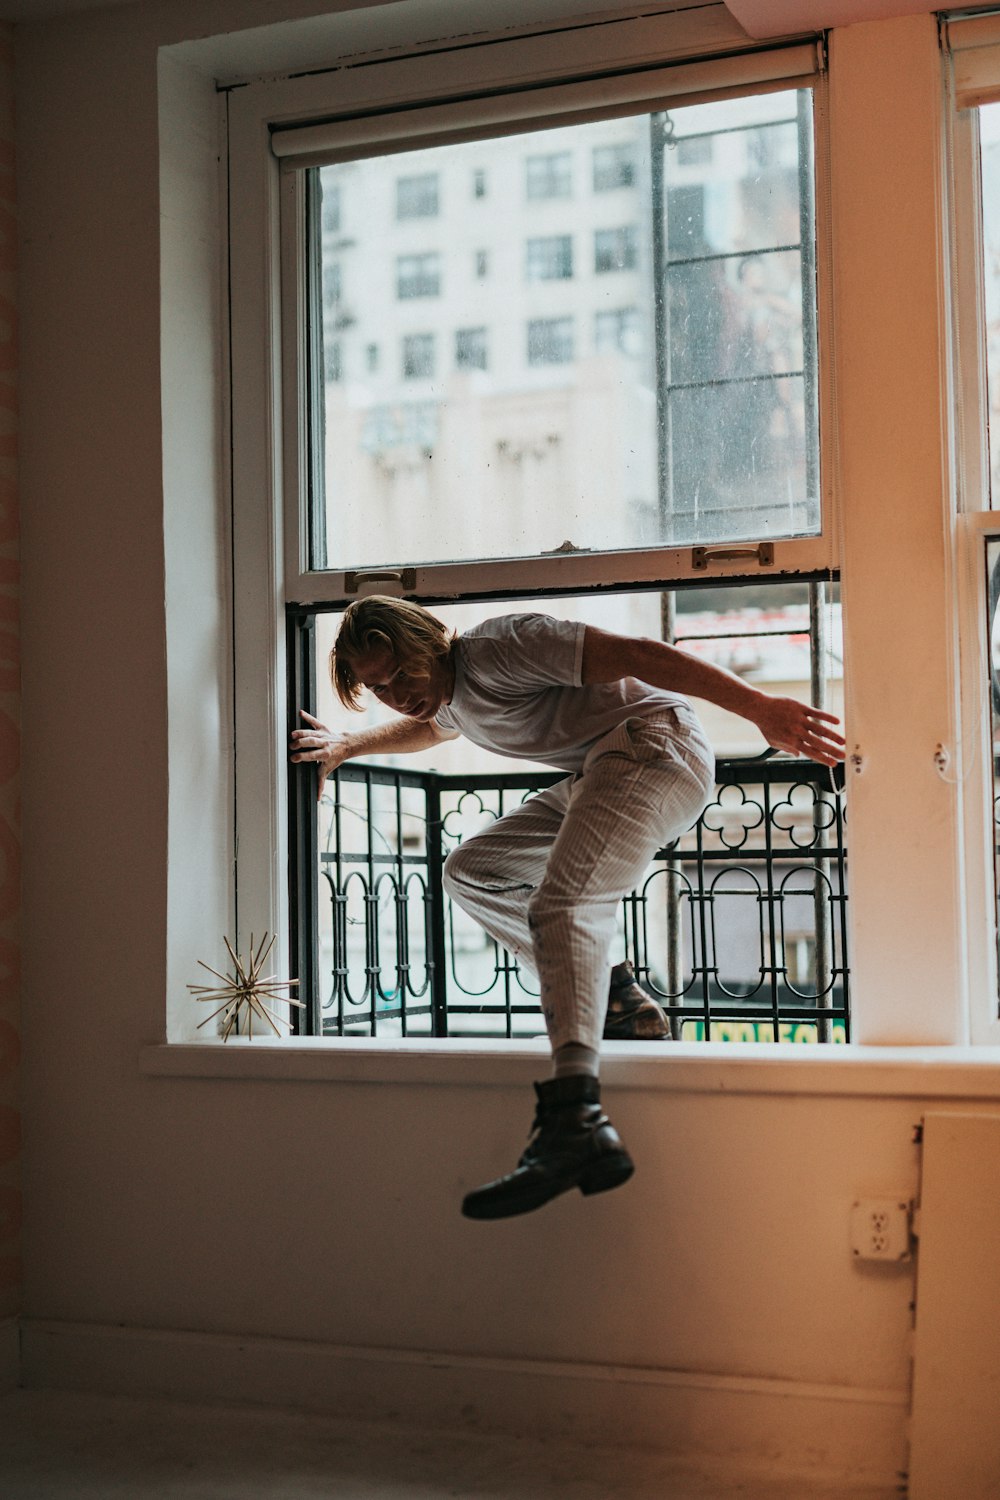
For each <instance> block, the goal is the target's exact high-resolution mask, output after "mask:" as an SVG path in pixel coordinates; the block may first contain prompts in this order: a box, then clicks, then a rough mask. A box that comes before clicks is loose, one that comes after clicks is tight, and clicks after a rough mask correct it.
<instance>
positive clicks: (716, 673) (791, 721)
mask: <svg viewBox="0 0 1000 1500" xmlns="http://www.w3.org/2000/svg"><path fill="white" fill-rule="evenodd" d="M330 668H331V674H332V678H333V685H334V688H335V690H336V692H337V696H338V697H339V699H340V700H341V702H342V703H344V704H345V705H346V706H347V707H348V708H352V709H358V708H360V706H361V700H362V692H363V690H364V689H367V690H368V691H369V692H371V693H373V694H374V695H375V697H376V698H378V700H379V701H380V702H381V703H384V704H386V706H387V707H389V708H391V709H393V710H395V712H396V713H397V714H399V715H400V716H401V717H400V718H398V719H396V720H394V721H392V722H391V723H388V724H382V725H379V726H377V727H375V728H372V729H363V730H360V731H358V732H356V733H338V732H334V731H331V730H329V729H327V728H326V727H325V726H324V725H323V724H321V723H320V722H319V721H318V720H317V719H314V718H313V717H312V716H311V715H310V714H307V713H305V712H304V711H303V713H302V717H303V719H304V720H305V721H306V723H307V725H308V727H307V728H305V729H297V730H293V732H292V736H291V759H292V760H293V761H297V762H315V763H316V765H317V766H318V768H319V791H318V793H317V795H319V793H321V792H322V789H323V784H324V782H325V780H326V778H327V777H328V776H329V775H330V774H331V773H332V772H333V771H334V770H335V769H336V768H337V766H339V765H340V764H341V763H342V762H343V761H345V760H348V759H351V758H353V757H358V756H366V755H388V754H399V753H401V752H405V751H416V750H426V749H429V748H430V747H431V746H432V745H436V744H440V743H441V742H442V741H443V740H450V739H455V738H456V737H457V736H458V735H465V737H466V738H467V739H469V740H471V741H472V742H473V743H474V744H476V745H482V746H484V747H486V748H487V749H489V750H493V751H496V752H497V754H499V755H509V756H514V757H520V758H524V759H528V760H533V761H540V762H542V763H543V764H546V765H550V766H554V767H556V768H557V769H559V770H563V771H566V772H567V773H568V775H567V776H566V778H565V779H564V780H563V781H560V782H557V783H556V785H555V786H552V787H548V788H546V789H545V790H544V791H541V792H538V793H537V794H536V795H535V796H533V797H531V798H529V799H528V800H527V801H526V802H525V803H523V804H522V805H521V806H520V807H518V808H515V809H514V811H513V812H510V813H507V814H506V815H505V816H504V817H502V818H500V819H499V820H498V821H497V822H496V823H494V824H493V825H492V826H491V827H490V828H488V829H487V830H485V831H484V832H482V833H478V834H476V835H474V836H473V837H471V838H468V839H466V840H465V841H464V842H463V843H462V844H460V845H458V846H457V847H456V848H455V849H453V850H452V852H451V853H450V854H449V856H448V858H447V860H446V862H445V867H444V885H445V889H446V890H447V891H448V894H449V895H450V897H451V899H452V900H453V901H455V902H457V903H458V905H459V906H461V907H463V908H464V910H465V911H467V912H468V913H469V914H470V915H471V916H472V917H474V918H475V919H476V921H477V922H479V923H480V924H481V926H483V927H484V928H485V929H486V931H487V932H488V933H489V934H490V936H491V937H493V938H495V939H496V941H497V942H498V943H500V944H502V945H503V946H504V947H505V948H507V949H509V950H510V952H511V953H515V954H517V956H518V959H519V962H521V963H522V964H524V966H525V967H526V968H528V969H530V970H533V971H534V973H535V974H536V976H537V978H538V982H539V985H540V988H541V1005H542V1012H543V1014H544V1016H545V1024H546V1027H547V1030H548V1035H549V1040H550V1042H551V1045H552V1059H553V1063H552V1077H551V1078H550V1079H548V1080H547V1081H546V1082H544V1083H536V1084H535V1092H536V1096H537V1104H536V1112H535V1120H534V1125H533V1128H532V1134H531V1138H530V1140H529V1143H528V1146H527V1148H526V1150H525V1151H524V1153H523V1155H522V1156H521V1159H520V1161H519V1163H518V1165H517V1167H516V1168H515V1169H514V1171H512V1172H510V1173H508V1174H507V1175H506V1176H504V1177H501V1178H498V1179H497V1181H495V1182H490V1183H487V1184H486V1185H485V1186H484V1187H481V1188H477V1189H475V1191H473V1192H471V1193H468V1194H467V1195H466V1198H465V1200H464V1202H463V1205H462V1212H463V1213H464V1214H465V1215H466V1216H467V1217H469V1218H473V1219H499V1218H507V1217H509V1216H511V1215H513V1214H521V1213H528V1212H530V1211H531V1210H532V1209H535V1208H539V1207H541V1205H542V1204H543V1203H547V1202H548V1201H549V1200H550V1199H551V1198H554V1197H556V1195H557V1194H559V1193H563V1192H566V1191H567V1190H568V1189H570V1188H574V1187H577V1188H579V1189H580V1191H581V1192H583V1193H599V1192H603V1191H605V1190H607V1189H609V1188H614V1187H618V1186H619V1185H620V1184H621V1183H623V1182H625V1181H626V1180H627V1179H628V1178H629V1177H631V1175H632V1172H633V1170H634V1168H633V1163H632V1160H631V1158H630V1157H629V1154H628V1152H627V1151H626V1150H625V1147H624V1146H623V1144H622V1142H621V1139H620V1138H619V1136H618V1134H617V1132H616V1131H615V1129H614V1127H613V1126H612V1124H611V1122H610V1121H609V1120H608V1117H607V1115H605V1114H604V1113H603V1111H602V1109H601V1102H600V1085H599V1081H598V1067H599V1061H598V1055H599V1050H600V1044H601V1038H602V1035H616V1034H617V1035H633V1036H634V1035H642V1034H645V1035H656V1034H659V1035H665V1034H666V1021H665V1019H664V1017H663V1013H662V1011H660V1009H659V1007H658V1006H656V1004H655V1002H654V1001H652V1000H651V999H650V998H649V997H648V996H647V995H646V993H645V991H643V990H641V989H640V988H639V986H638V985H637V984H636V983H635V982H634V978H633V976H632V972H631V969H630V968H629V967H628V966H627V965H618V966H616V968H615V969H614V970H612V967H611V961H610V952H611V944H612V941H613V938H614V934H615V925H616V919H617V912H618V907H619V904H620V902H621V900H622V898H623V897H624V896H625V895H626V894H627V893H628V892H629V891H630V890H632V889H633V887H634V886H635V885H636V883H637V882H638V881H639V879H641V877H642V875H643V873H644V872H645V870H646V868H647V866H648V864H649V862H650V860H651V859H652V858H653V856H654V855H655V853H656V851H657V849H660V848H662V847H663V846H664V845H665V844H669V843H671V842H672V841H673V840H674V839H676V838H677V837H679V835H680V834H682V833H684V832H686V830H687V829H689V828H690V827H691V826H692V824H693V823H694V822H695V821H696V820H697V818H698V817H699V816H700V814H701V813H702V811H703V810H704V808H705V806H706V804H707V802H708V800H709V796H710V794H711V792H712V789H713V787H714V769H715V768H714V758H713V755H712V751H711V748H710V747H709V744H708V742H707V740H706V738H705V735H704V732H703V730H702V728H701V725H700V724H699V722H698V719H697V717H696V715H695V713H694V711H693V710H692V709H691V707H690V705H689V704H688V703H687V701H686V698H685V697H684V696H683V695H684V694H688V693H690V694H692V695H693V696H694V697H697V698H702V699H705V700H706V701H707V702H709V703H714V704H717V705H718V706H719V707H720V708H725V709H729V710H730V711H731V712H733V713H736V714H739V715H741V716H742V717H743V718H745V719H748V720H750V721H751V722H752V723H753V724H756V725H757V727H758V728H759V729H760V731H761V733H762V734H763V736H764V738H765V739H766V740H767V742H768V744H769V745H772V746H773V747H774V748H775V749H777V750H785V751H788V752H790V753H791V754H794V755H804V756H808V757H809V758H811V759H812V760H816V761H819V762H820V763H821V764H822V765H828V766H832V765H834V764H836V762H838V761H841V760H843V758H844V741H843V739H842V737H841V736H840V734H838V733H837V732H836V731H835V730H834V728H833V727H832V726H833V725H835V724H837V723H838V720H837V718H836V716H835V715H834V714H830V713H826V712H824V711H823V710H822V709H817V708H811V707H809V706H808V705H806V704H802V703H799V702H798V701H797V700H796V699H794V698H785V697H776V696H771V695H769V694H767V693H763V692H761V691H759V689H757V688H754V687H751V686H750V685H749V684H747V683H745V682H743V681H742V680H741V679H740V678H738V677H735V676H733V674H732V673H730V672H726V671H724V670H722V669H721V668H719V667H714V666H711V665H710V664H709V663H707V662H703V661H699V660H698V659H697V658H695V657H693V656H690V655H688V654H687V653H686V652H684V651H679V650H677V649H676V648H675V647H673V646H668V645H666V644H664V643H663V642H662V641H655V640H647V639H645V638H638V637H632V636H625V635H616V634H612V633H611V632H609V631H606V630H600V629H598V628H597V627H596V626H593V625H586V624H584V623H582V622H572V621H566V620H555V619H552V618H550V617H549V616H548V615H543V614H515V615H504V616H501V617H499V618H497V619H493V620H487V621H486V622H485V623H484V624H482V625H476V626H473V627H472V629H470V630H467V631H465V632H463V633H462V634H461V635H458V634H456V633H455V632H452V631H449V630H448V629H447V628H446V626H445V625H443V624H442V622H441V621H440V620H438V619H437V618H436V617H435V616H434V615H432V614H431V613H429V611H427V610H426V609H424V608H423V607H422V606H421V605H419V604H411V603H409V602H408V601H406V600H403V599H388V598H382V597H378V596H375V597H369V598H366V599H361V600H358V601H357V602H356V603H354V604H351V605H350V606H349V607H348V609H347V611H346V612H345V614H344V618H343V622H342V624H341V628H340V631H339V633H338V636H337V640H336V643H335V645H334V647H333V651H332V652H331V654H330ZM623 1023H624V1024H623ZM616 1027H617V1030H616Z"/></svg>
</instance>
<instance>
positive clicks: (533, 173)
mask: <svg viewBox="0 0 1000 1500" xmlns="http://www.w3.org/2000/svg"><path fill="white" fill-rule="evenodd" d="M524 167H525V190H526V192H527V195H528V197H529V198H532V199H537V198H568V197H569V195H570V193H571V191H572V186H573V157H572V155H571V153H570V152H569V151H554V152H551V153H549V155H547V156H529V157H528V159H527V161H526V162H525V164H524Z"/></svg>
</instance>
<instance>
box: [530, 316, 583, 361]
mask: <svg viewBox="0 0 1000 1500" xmlns="http://www.w3.org/2000/svg"><path fill="white" fill-rule="evenodd" d="M572 359H573V319H572V318H532V320H531V322H530V323H529V324H528V364H529V365H565V364H569V363H570V362H571V361H572Z"/></svg>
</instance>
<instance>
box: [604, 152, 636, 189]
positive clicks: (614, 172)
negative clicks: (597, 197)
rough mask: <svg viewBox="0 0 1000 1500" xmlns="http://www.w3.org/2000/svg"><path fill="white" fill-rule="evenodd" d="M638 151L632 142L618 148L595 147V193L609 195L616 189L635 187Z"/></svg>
mask: <svg viewBox="0 0 1000 1500" xmlns="http://www.w3.org/2000/svg"><path fill="white" fill-rule="evenodd" d="M635 180H636V149H635V146H634V145H633V144H632V143H631V142H623V143H621V144H620V145H616V146H595V147H594V192H595V193H607V192H611V191H612V190H613V189H614V188H628V187H634V185H635Z"/></svg>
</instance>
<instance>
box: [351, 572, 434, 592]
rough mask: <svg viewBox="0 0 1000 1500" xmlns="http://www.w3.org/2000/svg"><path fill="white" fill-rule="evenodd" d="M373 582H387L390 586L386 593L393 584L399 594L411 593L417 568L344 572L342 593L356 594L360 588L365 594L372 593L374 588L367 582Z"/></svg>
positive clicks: (390, 590) (415, 580)
mask: <svg viewBox="0 0 1000 1500" xmlns="http://www.w3.org/2000/svg"><path fill="white" fill-rule="evenodd" d="M373 583H384V584H388V585H389V586H390V587H389V588H387V589H386V593H389V592H392V585H393V584H395V585H396V587H397V588H398V590H399V592H400V593H401V594H406V593H412V592H413V590H414V589H415V588H416V586H417V570H416V568H397V569H383V570H381V571H376V572H374V573H359V572H356V571H355V572H352V573H345V574H344V593H345V594H358V593H361V591H362V590H364V592H365V593H366V594H370V593H374V592H375V590H374V589H371V588H369V587H368V585H369V584H373Z"/></svg>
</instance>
